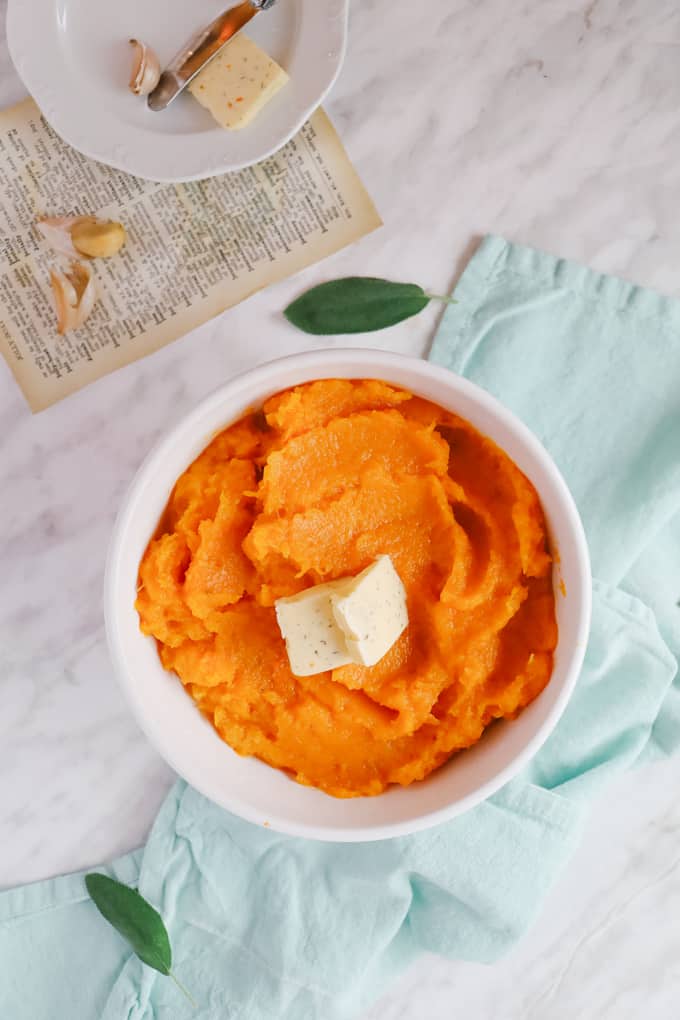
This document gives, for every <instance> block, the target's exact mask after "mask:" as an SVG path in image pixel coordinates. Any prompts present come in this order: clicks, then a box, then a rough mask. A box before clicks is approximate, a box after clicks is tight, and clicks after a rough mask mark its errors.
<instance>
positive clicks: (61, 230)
mask: <svg viewBox="0 0 680 1020" xmlns="http://www.w3.org/2000/svg"><path fill="white" fill-rule="evenodd" d="M82 220H89V221H91V222H92V221H94V222H96V221H95V220H94V216H46V217H44V218H43V219H41V220H38V222H37V223H36V227H37V229H38V232H39V233H40V234H42V236H43V237H44V238H45V240H46V241H47V243H48V244H49V245H50V247H52V248H54V250H55V251H56V252H57V253H58V254H59V255H63V256H64V257H65V258H67V259H78V258H79V255H78V252H77V251H76V249H75V247H74V245H73V239H72V237H71V228H72V227H73V226H74V224H76V223H79V222H81V221H82Z"/></svg>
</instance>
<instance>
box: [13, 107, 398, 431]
mask: <svg viewBox="0 0 680 1020" xmlns="http://www.w3.org/2000/svg"><path fill="white" fill-rule="evenodd" d="M81 213H82V214H86V215H89V214H96V215H98V216H101V217H104V218H107V219H114V220H120V221H121V222H122V223H123V224H124V225H125V227H126V229H127V231H128V241H127V244H126V245H125V247H124V248H123V250H122V252H121V253H120V254H119V255H116V256H115V257H114V258H111V259H97V260H95V261H94V262H93V263H92V266H93V268H94V273H95V279H96V285H97V291H98V294H99V300H98V302H97V305H96V307H95V310H94V312H93V313H92V315H91V316H90V318H89V319H88V321H87V322H86V323H85V325H84V326H83V327H82V328H81V329H79V330H76V331H74V332H71V333H68V334H67V335H66V336H63V337H60V336H59V335H58V333H57V329H56V319H55V313H54V308H53V304H52V291H51V288H50V283H49V271H50V267H51V266H52V265H54V264H55V262H56V256H55V255H54V253H52V252H51V251H50V250H49V249H48V247H47V245H46V243H45V242H44V241H43V240H42V239H41V238H40V235H39V234H38V233H37V232H36V230H35V221H36V219H37V218H39V217H40V216H60V215H71V214H81ZM380 223H381V221H380V217H379V216H378V214H377V212H376V210H375V207H374V205H373V203H372V201H371V199H370V197H369V196H368V194H367V192H366V190H365V188H364V186H363V185H362V183H361V181H360V180H359V177H358V176H357V174H356V172H355V170H354V168H353V167H352V164H351V163H350V161H349V159H348V157H347V154H346V152H345V150H344V149H343V147H342V143H341V142H340V139H339V138H338V136H337V134H336V133H335V130H334V129H333V126H332V125H331V123H330V121H329V120H328V118H327V116H326V115H325V113H324V112H323V111H322V110H318V111H317V112H316V113H315V114H314V115H313V117H312V118H311V120H310V121H309V122H308V123H307V124H306V125H305V126H304V127H303V128H302V130H301V131H300V133H299V134H298V135H297V136H296V137H295V138H294V139H293V140H292V141H291V142H289V143H288V145H286V146H285V147H284V148H283V149H282V150H281V151H280V152H278V153H277V154H276V155H274V156H272V157H270V159H267V160H265V161H264V162H263V163H260V164H258V165H257V166H253V167H249V168H248V169H246V170H241V171H239V172H238V173H234V174H227V175H224V176H221V177H215V178H212V179H210V180H205V181H198V182H195V183H191V184H178V185H173V184H154V183H150V182H148V181H143V180H140V179H138V178H136V177H129V176H127V175H126V174H123V173H120V172H119V171H117V170H111V169H109V168H108V167H106V166H103V165H102V164H100V163H95V162H93V161H92V160H89V159H87V158H86V157H84V156H81V155H80V153H78V152H76V151H75V150H74V149H71V148H70V147H69V146H67V145H66V144H65V143H64V142H62V141H61V140H60V139H59V138H58V137H57V136H56V135H55V134H54V132H53V131H52V130H51V128H50V127H49V126H48V125H47V123H46V122H45V121H44V119H43V118H42V117H41V115H40V111H39V110H38V108H37V106H36V105H35V103H34V102H33V101H32V100H30V99H27V100H26V101H25V102H23V103H20V104H19V105H18V106H15V107H13V108H12V109H10V110H6V111H5V112H1V113H0V352H1V353H2V354H3V355H4V357H5V359H6V360H7V362H8V364H9V366H10V368H11V370H12V372H13V373H14V376H15V377H16V379H17V382H18V383H19V385H20V386H21V389H22V390H23V392H24V394H25V396H26V399H27V400H28V403H29V404H30V406H31V408H32V409H33V410H34V411H39V410H41V409H42V408H45V407H48V406H49V405H50V404H53V403H55V401H57V400H61V399H62V398H63V397H65V396H67V395H68V394H69V393H73V392H74V391H75V390H77V389H80V387H81V386H85V385H86V384H87V383H89V382H92V381H93V380H95V379H98V378H99V377H100V376H102V375H104V374H105V373H107V372H111V371H113V370H114V369H116V368H120V367H121V366H122V365H126V364H128V363H129V362H131V361H134V360H135V359H137V358H142V357H144V356H145V355H146V354H150V353H151V352H152V351H155V350H157V349H158V348H159V347H162V346H163V345H164V344H167V343H170V342H171V341H172V340H175V339H177V337H179V336H182V335H183V334H184V333H186V332H188V331H189V330H191V329H193V328H194V327H195V326H198V325H200V324H201V323H202V322H205V321H206V320H207V319H210V318H212V317H213V316H215V315H217V314H218V313H219V312H222V311H224V309H226V308H230V307H231V306H232V305H235V304H236V303H237V302H239V301H242V300H243V299H244V298H246V297H248V296H249V295H251V294H253V293H255V291H258V290H260V289H261V288H263V287H266V286H268V285H269V284H271V283H274V282H275V281H277V280H280V279H282V278H284V277H286V276H289V275H291V274H292V273H295V272H297V271H298V270H300V269H303V268H304V267H305V266H308V265H311V264H312V263H314V262H317V261H319V259H322V258H324V257H325V256H326V255H330V254H331V253H332V252H335V251H337V250H338V249H340V248H342V247H344V246H345V245H347V244H350V243H351V242H352V241H355V240H357V239H358V238H359V237H361V236H362V235H364V234H366V233H368V232H369V231H371V230H373V229H375V228H376V227H378V226H380Z"/></svg>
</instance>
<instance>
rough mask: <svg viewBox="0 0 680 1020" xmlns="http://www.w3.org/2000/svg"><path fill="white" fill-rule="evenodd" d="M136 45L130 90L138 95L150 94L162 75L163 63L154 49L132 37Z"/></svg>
mask: <svg viewBox="0 0 680 1020" xmlns="http://www.w3.org/2000/svg"><path fill="white" fill-rule="evenodd" d="M130 45H131V46H133V47H134V51H135V52H134V57H133V60H132V74H131V75H130V86H129V87H130V91H131V92H134V94H135V95H136V96H148V94H149V92H153V90H154V89H155V88H156V85H158V82H159V81H160V77H161V65H160V63H159V60H158V57H157V56H156V54H155V53H154V51H153V50H152V49H151V48H150V47H149V46H147V45H146V44H145V43H142V42H139V40H138V39H130Z"/></svg>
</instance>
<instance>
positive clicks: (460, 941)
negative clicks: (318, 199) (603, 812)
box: [0, 237, 680, 1020]
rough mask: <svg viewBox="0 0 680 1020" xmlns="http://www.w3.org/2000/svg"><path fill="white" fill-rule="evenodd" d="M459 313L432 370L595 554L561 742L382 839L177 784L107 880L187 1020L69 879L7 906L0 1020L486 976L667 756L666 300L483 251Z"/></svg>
mask: <svg viewBox="0 0 680 1020" xmlns="http://www.w3.org/2000/svg"><path fill="white" fill-rule="evenodd" d="M456 296H457V297H458V300H459V304H458V305H456V306H454V307H452V308H451V309H450V310H449V311H448V312H447V313H446V316H445V318H444V322H443V324H442V327H441V330H440V332H439V335H438V337H437V339H436V341H435V344H434V347H433V350H432V359H433V360H434V361H436V362H439V363H440V364H442V365H445V366H447V367H448V368H451V369H453V370H454V371H456V372H461V373H463V374H464V375H466V376H468V377H469V378H471V379H474V380H475V381H476V382H478V383H480V384H481V385H483V386H484V387H486V388H487V389H489V390H491V391H492V392H493V393H495V394H496V395H497V396H499V397H500V398H501V400H503V401H504V402H505V403H506V404H507V405H509V406H510V407H511V408H512V409H513V410H514V411H516V412H517V413H518V414H519V415H520V417H522V418H523V419H524V420H525V421H526V422H527V424H529V425H530V426H531V428H533V429H534V431H535V432H537V433H538V435H539V436H540V437H541V439H542V440H543V441H544V443H545V444H546V445H547V446H548V448H549V449H550V451H551V453H552V454H553V456H554V458H555V459H556V461H557V462H558V464H559V465H560V467H561V469H562V471H563V472H564V474H565V476H566V478H567V481H568V482H569V484H570V486H571V488H572V491H573V493H574V495H575V496H576V499H577V502H578V504H579V506H580V509H581V513H582V515H583V518H584V521H585V525H586V529H587V532H588V536H589V540H590V545H591V551H592V558H593V564H594V569H595V573H596V575H597V580H596V581H595V585H594V616H593V628H592V634H591V639H590V642H589V647H588V653H587V658H586V663H585V667H584V670H583V673H582V676H581V678H580V680H579V683H578V686H577V690H576V692H575V694H574V697H573V699H572V701H571V703H570V705H569V707H568V709H567V711H566V713H565V715H564V717H563V719H562V720H561V722H560V724H559V726H558V728H557V729H556V731H555V732H554V734H553V735H552V737H551V738H550V739H549V740H548V742H547V743H546V744H545V745H544V747H543V749H542V750H541V751H540V752H539V754H538V755H537V756H536V758H535V759H534V761H533V762H532V763H531V765H530V767H529V768H528V769H527V770H526V772H525V773H524V774H523V775H521V776H520V777H519V778H517V779H515V780H514V781H513V782H512V783H510V784H509V785H508V786H506V787H505V788H504V789H503V790H501V791H500V792H499V793H498V794H496V795H495V796H494V797H492V798H491V799H490V800H489V801H487V802H485V803H483V804H481V805H479V806H478V807H477V808H475V809H474V810H472V811H469V812H468V813H467V814H466V815H464V816H463V817H461V818H458V819H455V820H454V821H452V822H448V823H446V824H444V825H441V826H439V827H438V828H436V829H433V830H430V831H429V832H425V833H421V834H419V835H417V836H413V837H407V838H399V839H393V840H388V841H385V842H382V843H372V844H358V845H328V844H317V843H313V842H306V841H304V840H299V839H291V838H288V837H285V836H280V835H278V834H277V833H274V832H271V831H269V830H264V829H259V828H257V827H255V826H252V825H249V824H248V823H245V822H242V821H240V820H239V819H237V818H234V817H232V816H230V815H228V814H227V813H225V812H224V811H222V810H220V809H219V808H217V807H215V806H214V805H212V804H210V803H209V802H208V801H206V800H205V799H204V798H202V797H201V796H200V795H199V794H197V793H196V792H195V791H194V790H192V789H191V788H189V787H187V786H186V785H185V784H184V783H181V782H180V783H178V784H177V785H176V786H175V788H174V790H173V791H172V792H171V794H170V795H169V797H168V799H167V801H166V803H165V804H164V806H163V808H162V810H161V812H160V814H159V816H158V819H157V821H156V823H155V825H154V828H153V830H152V832H151V836H150V838H149V842H148V844H147V846H146V848H145V849H144V850H142V851H139V852H137V853H136V854H133V855H129V856H127V857H125V858H122V859H121V860H119V861H117V862H115V863H114V864H112V865H110V866H109V868H108V869H107V870H108V871H110V873H112V874H114V875H117V876H118V877H119V878H121V879H123V880H124V881H127V882H132V883H135V884H138V885H139V888H140V890H141V892H142V893H143V894H144V895H145V896H146V897H147V898H149V899H150V900H151V901H152V902H153V903H155V904H156V905H157V906H158V907H159V908H160V910H161V911H162V913H163V915H164V917H165V919H166V922H167V924H168V927H169V929H170V932H171V938H172V943H173V947H174V967H175V971H176V973H177V974H178V976H179V977H180V979H181V980H182V982H183V983H184V984H185V985H187V986H188V987H189V989H190V990H191V992H192V993H193V995H194V997H195V999H196V1000H197V1001H198V1003H199V1008H198V1009H197V1010H196V1011H192V1009H191V1007H190V1006H189V1005H188V1003H187V1002H186V1001H185V1000H184V999H183V998H182V997H181V995H180V993H179V992H178V990H177V988H176V987H175V986H174V985H173V984H172V983H171V982H170V981H169V980H168V979H166V978H162V977H159V976H158V975H156V974H155V972H153V971H150V970H148V969H147V968H144V967H143V966H142V965H141V964H140V963H139V961H138V960H137V959H136V958H135V957H133V956H131V955H130V954H129V952H128V951H127V949H126V947H125V946H124V944H123V943H122V942H121V940H120V939H119V938H118V936H117V935H116V933H115V932H113V931H112V930H111V929H110V928H109V927H108V926H107V925H106V924H105V923H104V922H103V921H102V920H101V919H100V918H99V916H98V914H97V913H96V911H95V909H94V907H93V905H92V904H91V903H90V902H89V901H88V899H87V896H86V893H85V888H84V885H83V882H82V877H80V876H69V877H67V878H61V879H55V880H52V881H48V882H43V883H40V884H37V885H33V886H28V887H26V888H23V889H16V890H12V891H9V892H6V893H3V894H0V961H1V963H0V968H1V969H0V1015H1V1016H3V1017H4V1016H7V1017H11V1018H12V1020H57V1018H58V1020H62V1018H67V1017H68V1018H69V1020H75V1018H77V1020H170V1018H172V1020H179V1018H183V1017H195V1018H197V1020H198V1018H201V1020H207V1018H210V1020H231V1018H233V1020H341V1018H346V1017H351V1016H354V1015H355V1014H356V1013H357V1012H359V1011H360V1010H361V1008H362V1007H363V1006H365V1005H366V1004H367V1003H368V1002H370V1001H371V1000H372V999H374V998H375V996H376V995H377V994H379V992H380V991H381V990H382V989H383V988H384V986H385V984H386V983H387V982H388V981H389V980H390V978H391V977H393V976H394V974H395V973H396V972H398V971H399V970H400V969H402V968H403V967H404V966H405V965H406V964H407V963H408V962H409V961H411V960H413V959H414V958H415V957H417V956H418V954H420V953H421V952H423V951H424V950H431V951H434V952H436V953H442V954H444V955H446V956H449V957H454V958H461V959H465V960H477V961H484V962H491V961H493V960H495V959H497V958H498V957H499V956H500V955H501V954H502V953H504V952H506V951H507V950H508V949H509V948H510V947H511V946H512V945H513V943H514V942H515V941H516V940H517V939H518V938H519V937H520V936H521V935H522V934H523V933H524V932H525V931H526V929H527V927H528V926H529V925H530V924H531V922H532V920H533V918H534V917H535V916H536V914H537V912H538V910H539V909H540V905H541V902H542V900H543V898H544V896H545V894H546V892H547V890H548V889H549V888H550V886H551V884H552V883H553V882H554V881H555V878H556V877H557V875H558V874H559V872H560V870H561V869H562V867H563V866H564V863H565V861H566V860H567V859H568V857H569V855H570V853H571V852H572V850H573V849H574V847H575V845H576V843H577V842H578V840H579V836H580V831H581V826H582V822H583V819H584V816H585V812H586V811H587V810H588V808H589V806H590V804H591V803H592V801H593V798H594V797H595V795H596V794H598V793H599V792H600V790H601V787H602V786H603V784H604V783H605V782H606V781H607V780H608V779H609V778H610V777H611V776H613V775H615V774H617V773H620V772H621V771H622V770H624V769H626V768H628V767H629V766H631V765H633V764H635V763H636V762H638V761H639V760H640V759H642V758H648V757H653V756H655V755H660V754H669V753H670V752H672V751H673V750H674V749H676V748H677V747H678V746H679V745H680V688H679V687H678V686H674V678H676V674H677V666H678V656H679V655H680V609H679V608H678V606H677V602H678V600H679V599H680V450H679V448H678V447H679V442H680V440H679V437H680V398H679V397H678V393H680V388H679V387H678V380H679V379H680V342H679V341H678V336H679V334H680V305H679V304H676V303H674V302H671V301H668V300H665V299H663V298H661V297H658V296H656V295H654V294H651V293H649V292H646V291H642V290H639V289H637V288H635V287H632V286H630V285H629V284H627V283H623V282H622V281H620V280H614V279H611V278H608V277H603V276H599V275H597V274H596V273H593V272H591V271H589V270H587V269H584V268H582V267H580V266H576V265H572V264H570V263H567V262H564V261H562V260H558V259H555V258H552V257H551V256H549V255H545V254H542V253H539V252H536V251H531V250H529V249H526V248H520V247H517V246H511V245H509V244H507V243H506V242H505V241H503V240H501V239H500V238H494V237H491V238H487V240H486V241H485V242H484V243H483V244H482V246H481V248H480V249H479V251H478V252H477V254H476V255H475V256H474V258H473V259H472V261H471V262H470V264H469V266H468V268H467V270H466V272H465V274H464V275H463V277H462V279H461V281H460V283H459V285H458V287H457V290H456ZM675 683H676V685H677V683H678V681H677V679H676V680H675Z"/></svg>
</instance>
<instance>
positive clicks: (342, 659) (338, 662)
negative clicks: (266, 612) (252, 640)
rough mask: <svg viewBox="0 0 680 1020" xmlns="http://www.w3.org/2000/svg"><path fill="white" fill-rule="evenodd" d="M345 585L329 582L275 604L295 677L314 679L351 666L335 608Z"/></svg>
mask: <svg viewBox="0 0 680 1020" xmlns="http://www.w3.org/2000/svg"><path fill="white" fill-rule="evenodd" d="M345 583H346V582H345V580H344V579H343V580H340V581H329V582H328V584H317V585H316V586H315V587H314V588H307V590H306V591H301V592H300V594H299V595H291V596H290V598H284V599H277V600H276V602H275V604H274V605H275V609H276V619H277V621H278V624H279V630H280V631H281V634H282V636H283V638H284V640H285V642H286V651H287V652H288V661H289V662H290V668H291V672H292V673H293V674H294V675H295V676H314V674H315V673H323V672H325V670H327V669H335V668H336V667H337V666H347V665H348V664H349V663H350V662H352V659H351V657H350V655H349V652H348V651H347V644H346V642H345V635H344V632H343V630H342V628H341V627H340V626H339V625H338V623H337V621H336V619H335V617H334V615H333V605H332V597H333V595H335V594H337V593H338V591H340V590H341V589H342V588H343V586H344V585H345Z"/></svg>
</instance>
